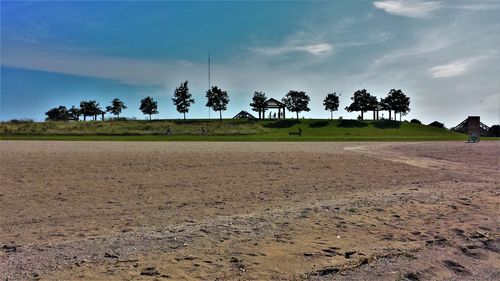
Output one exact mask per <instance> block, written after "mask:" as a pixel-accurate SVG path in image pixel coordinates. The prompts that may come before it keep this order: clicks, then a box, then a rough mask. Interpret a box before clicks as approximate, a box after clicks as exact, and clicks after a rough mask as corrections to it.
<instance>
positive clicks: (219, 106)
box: [206, 86, 229, 120]
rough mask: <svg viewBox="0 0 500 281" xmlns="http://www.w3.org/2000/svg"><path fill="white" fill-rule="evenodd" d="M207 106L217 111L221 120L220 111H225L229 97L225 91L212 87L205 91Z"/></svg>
mask: <svg viewBox="0 0 500 281" xmlns="http://www.w3.org/2000/svg"><path fill="white" fill-rule="evenodd" d="M206 97H207V99H208V101H207V104H206V106H208V107H210V108H211V109H213V110H214V111H219V118H220V120H222V111H223V110H226V109H227V104H228V103H229V96H228V95H227V92H226V91H223V90H221V89H219V88H218V87H217V86H213V87H212V89H210V90H208V91H207V96H206Z"/></svg>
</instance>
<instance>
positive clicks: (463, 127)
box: [451, 116, 490, 137]
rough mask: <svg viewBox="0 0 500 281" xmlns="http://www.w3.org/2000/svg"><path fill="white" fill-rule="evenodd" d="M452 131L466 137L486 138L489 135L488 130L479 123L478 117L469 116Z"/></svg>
mask: <svg viewBox="0 0 500 281" xmlns="http://www.w3.org/2000/svg"><path fill="white" fill-rule="evenodd" d="M451 130H452V131H455V132H460V133H464V134H467V135H469V136H470V135H472V134H474V135H477V136H482V137H486V136H488V135H489V130H490V128H489V127H488V126H487V125H485V124H483V123H481V119H480V117H479V116H469V117H467V119H465V120H464V121H462V122H461V123H460V124H458V125H457V126H455V127H453V128H451Z"/></svg>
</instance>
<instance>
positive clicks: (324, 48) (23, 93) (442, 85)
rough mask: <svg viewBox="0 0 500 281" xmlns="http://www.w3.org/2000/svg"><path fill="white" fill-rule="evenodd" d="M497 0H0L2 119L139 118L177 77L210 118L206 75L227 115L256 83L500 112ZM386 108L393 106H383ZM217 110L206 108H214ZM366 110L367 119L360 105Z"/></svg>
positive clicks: (467, 111) (317, 109) (162, 103)
mask: <svg viewBox="0 0 500 281" xmlns="http://www.w3.org/2000/svg"><path fill="white" fill-rule="evenodd" d="M499 31H500V1H497V0H474V1H469V0H440V1H438V0H435V1H419V0H412V1H404V0H379V1H364V0H359V1H352V0H339V1H294V2H286V1H276V2H267V1H237V2H215V1H214V2H208V1H205V2H167V1H155V2H141V3H136V2H116V1H100V2H72V1H64V2H42V3H36V2H5V1H2V2H1V100H0V119H1V120H7V119H11V118H33V119H35V120H43V118H44V112H45V111H46V110H47V109H49V108H50V107H54V106H58V105H61V104H62V105H66V106H68V107H69V106H71V105H78V104H79V101H81V100H84V99H85V100H87V99H96V100H97V101H99V102H100V103H101V105H103V106H106V105H108V103H109V102H110V101H111V100H112V99H113V98H115V97H118V98H120V99H122V100H124V101H125V103H126V104H127V105H128V107H129V108H128V109H127V110H126V111H125V112H124V115H125V116H129V117H137V118H141V119H142V118H145V116H143V115H142V113H141V112H140V111H139V110H138V107H139V102H140V99H141V98H144V97H146V96H152V97H153V98H155V99H157V100H158V106H159V111H160V114H158V116H157V117H158V118H180V117H181V116H180V114H178V113H177V112H176V111H175V107H174V106H173V104H172V102H171V100H170V98H171V96H172V94H173V91H174V89H175V88H176V87H177V86H178V85H179V84H180V83H181V82H182V81H184V80H188V81H189V86H190V90H191V93H192V94H193V95H194V98H195V99H196V104H194V105H193V107H192V110H191V112H190V113H189V115H188V116H189V117H192V118H207V117H208V110H207V108H206V107H205V106H204V105H205V102H206V99H205V91H206V89H207V87H208V81H207V80H208V79H207V55H208V53H210V55H211V60H212V79H211V80H212V85H218V86H220V87H222V88H223V89H225V90H227V91H228V93H229V97H230V99H231V102H230V104H229V108H228V110H227V111H226V112H225V113H224V116H226V117H230V116H232V115H234V114H235V113H237V112H239V111H240V110H242V109H244V110H250V108H249V106H248V103H249V102H250V99H251V96H252V94H253V92H254V91H256V90H258V91H264V92H265V93H266V94H267V96H268V97H274V98H279V99H281V98H282V97H283V96H284V95H285V94H286V93H287V92H288V91H289V90H290V89H296V90H303V91H306V92H307V93H308V94H309V95H310V96H311V104H310V107H311V112H309V113H306V114H304V116H305V117H306V118H309V117H311V118H327V117H329V114H328V113H327V112H326V111H324V109H323V106H322V100H323V98H324V96H325V95H326V94H327V93H329V92H334V91H335V92H337V93H341V94H342V96H341V108H342V109H341V110H339V112H338V113H336V115H337V116H339V115H340V116H343V117H344V118H356V116H357V114H356V113H347V112H346V111H345V110H343V108H344V107H345V106H347V105H348V104H349V103H350V97H351V96H352V94H353V92H354V91H356V90H358V89H363V88H366V89H367V90H368V91H369V92H370V93H371V94H373V95H376V96H378V97H384V96H385V95H386V94H387V92H388V91H389V90H390V89H391V88H396V89H402V90H403V92H405V93H406V94H407V95H408V96H410V97H411V112H410V113H409V115H408V116H406V117H404V118H406V119H412V118H417V119H420V120H421V121H423V122H424V123H429V122H431V121H434V120H439V121H441V122H444V123H445V124H446V125H447V126H449V127H450V126H454V125H456V124H458V123H459V122H460V121H462V120H463V119H465V118H466V117H467V116H468V115H480V116H481V120H482V121H483V122H484V123H486V124H488V125H493V124H496V123H499V119H500V78H499V77H500V48H499V46H500V35H499V34H500V32H499ZM386 115H387V114H386ZM212 116H214V114H213V113H212ZM367 116H370V114H368V115H367Z"/></svg>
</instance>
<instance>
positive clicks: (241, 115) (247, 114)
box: [233, 110, 257, 119]
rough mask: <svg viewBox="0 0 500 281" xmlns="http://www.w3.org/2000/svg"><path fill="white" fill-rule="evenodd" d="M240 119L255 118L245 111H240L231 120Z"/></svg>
mask: <svg viewBox="0 0 500 281" xmlns="http://www.w3.org/2000/svg"><path fill="white" fill-rule="evenodd" d="M240 118H248V119H257V118H255V116H253V115H252V114H250V113H248V112H247V111H245V110H242V111H240V113H238V114H236V115H235V116H234V117H233V119H240Z"/></svg>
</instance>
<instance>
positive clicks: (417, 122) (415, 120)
mask: <svg viewBox="0 0 500 281" xmlns="http://www.w3.org/2000/svg"><path fill="white" fill-rule="evenodd" d="M410 123H412V124H422V122H420V120H418V119H411V121H410Z"/></svg>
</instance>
